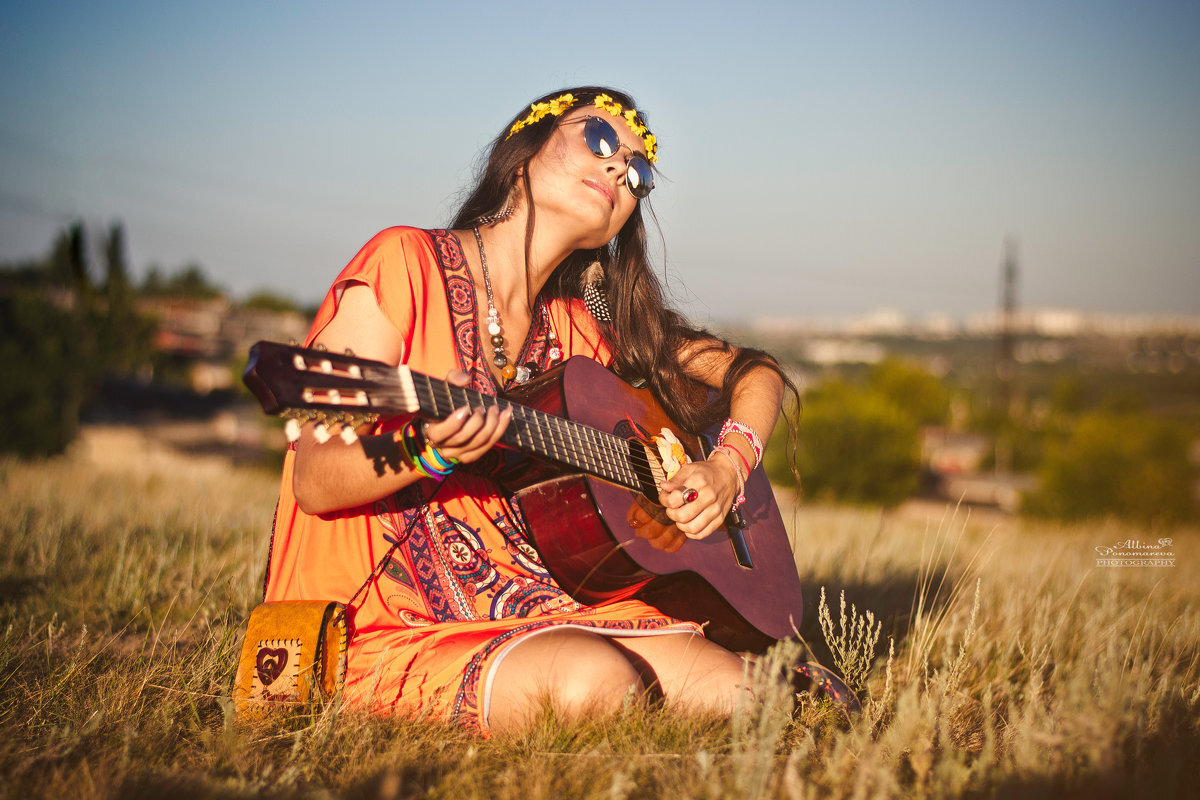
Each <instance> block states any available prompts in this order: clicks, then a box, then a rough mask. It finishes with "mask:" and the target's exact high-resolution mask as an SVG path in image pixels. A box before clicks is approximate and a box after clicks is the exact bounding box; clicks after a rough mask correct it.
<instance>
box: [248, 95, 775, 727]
mask: <svg viewBox="0 0 1200 800" xmlns="http://www.w3.org/2000/svg"><path fill="white" fill-rule="evenodd" d="M656 159H657V140H656V139H655V137H654V136H653V134H651V133H650V132H649V130H648V129H647V128H646V126H645V121H644V118H643V116H642V115H641V114H640V113H639V112H637V111H636V110H635V106H634V103H633V101H632V99H631V98H629V97H628V96H626V95H624V94H622V93H620V92H617V91H615V90H612V89H605V88H601V87H580V88H576V89H571V90H569V91H563V92H557V93H554V94H552V95H547V96H546V97H544V98H541V99H540V100H538V101H537V102H535V103H533V104H532V105H531V106H530V107H529V109H528V110H526V111H523V112H522V113H521V114H519V115H518V116H517V117H516V118H515V119H514V120H513V121H512V122H511V123H510V124H509V125H508V126H506V127H505V129H504V130H503V131H502V132H501V134H500V135H499V136H498V137H497V138H496V140H495V141H494V142H493V144H492V147H491V150H490V154H489V158H488V161H487V163H486V166H485V168H484V170H483V174H482V175H481V177H480V179H479V181H478V184H477V186H476V187H475V189H474V191H473V192H472V193H471V194H470V196H469V197H468V198H467V200H466V201H465V203H464V204H463V206H462V208H461V210H460V211H459V212H458V214H457V216H456V217H455V219H454V221H453V224H452V226H451V227H452V228H453V230H450V231H421V230H415V229H409V228H392V229H389V230H386V231H383V232H382V233H380V234H378V235H377V236H376V237H375V238H374V239H372V240H371V242H369V243H368V244H367V245H366V246H365V247H364V248H363V250H362V251H360V252H359V254H358V255H357V256H356V257H355V258H354V260H353V261H351V263H350V264H349V265H348V266H347V267H346V269H345V270H344V271H343V272H342V274H341V275H340V276H339V277H338V278H337V280H336V281H335V282H334V285H333V287H332V288H331V289H330V291H329V294H328V295H327V297H326V298H325V301H324V303H323V305H322V306H321V309H320V311H319V312H318V314H317V318H316V320H315V322H314V325H313V328H312V332H311V334H310V336H309V341H308V343H309V344H311V345H323V346H325V347H327V348H329V349H330V350H333V351H339V352H340V351H342V350H345V349H347V348H348V349H350V350H352V351H353V352H354V353H355V354H356V355H358V356H362V357H365V358H372V359H377V360H380V361H384V362H387V363H389V364H400V363H405V364H407V365H409V366H410V367H412V368H413V369H414V370H416V371H418V372H421V373H425V374H429V375H434V376H440V375H447V376H448V380H450V381H452V382H454V383H457V384H459V385H464V386H465V385H470V386H471V387H472V388H474V389H476V390H479V391H481V392H484V393H487V394H494V393H496V392H498V391H504V390H505V389H508V388H512V387H513V386H514V385H516V384H517V383H519V382H520V381H523V380H526V379H528V378H529V377H530V375H532V374H535V373H538V372H541V371H543V370H545V369H548V368H550V367H551V366H553V365H554V364H555V363H557V362H559V361H561V360H563V359H565V358H569V357H571V356H575V355H585V356H587V357H589V358H592V359H595V360H597V361H599V362H601V363H603V364H606V365H610V366H611V367H612V368H613V369H614V370H615V371H616V372H617V373H618V374H619V375H622V376H624V377H626V378H627V379H633V378H641V379H643V380H645V382H646V383H647V385H648V386H649V387H650V388H651V389H652V390H653V392H654V393H655V395H656V396H657V397H658V398H659V400H660V402H663V401H666V402H663V405H664V406H666V407H668V408H669V409H670V413H671V414H672V415H673V418H674V419H676V421H677V422H678V423H679V424H680V425H681V426H682V427H684V428H687V429H689V430H699V429H701V428H704V427H707V425H708V424H711V423H712V422H713V421H714V420H717V421H719V420H721V419H723V418H726V417H728V418H730V419H731V420H733V421H735V422H731V423H729V424H728V425H726V429H727V430H726V434H725V436H724V437H723V441H722V444H723V447H722V448H720V449H719V450H717V451H715V452H714V454H713V456H712V457H711V458H710V459H709V460H707V461H699V462H696V463H691V464H686V465H684V466H682V467H681V468H680V469H679V470H678V472H677V473H676V474H674V475H673V477H671V478H670V479H669V480H668V481H667V482H665V483H664V484H662V485H661V487H660V497H661V499H662V500H663V503H664V504H665V509H666V514H667V516H668V517H669V518H670V520H671V521H672V522H673V523H674V527H672V528H668V529H667V531H668V533H667V534H665V535H664V538H665V539H667V540H666V541H660V542H658V545H659V546H662V547H667V548H669V547H672V546H676V545H677V544H678V541H682V538H680V537H694V538H701V537H705V536H708V535H709V534H710V533H712V532H713V531H714V530H716V529H717V528H718V527H719V526H720V524H721V523H722V520H723V518H724V516H725V514H726V512H727V511H728V510H729V509H730V507H731V506H732V505H733V504H734V503H735V501H736V500H737V499H738V496H739V493H740V489H741V486H742V483H743V482H744V480H745V478H746V475H747V474H748V472H749V471H750V469H752V468H753V467H754V466H755V465H756V464H757V463H758V461H759V460H760V459H761V442H760V441H759V438H758V437H759V436H765V435H767V434H768V433H770V431H771V430H772V429H773V427H774V425H775V421H776V418H777V416H778V414H779V409H780V405H781V399H782V391H783V386H784V383H785V381H784V379H783V377H782V375H781V374H780V371H779V368H778V367H777V365H776V364H775V362H774V361H772V360H771V359H770V358H769V357H767V356H765V355H764V354H761V353H758V352H755V351H747V350H736V349H734V348H732V347H730V346H728V345H726V344H724V343H722V342H720V341H717V340H715V339H713V338H712V337H710V336H708V335H707V334H705V333H703V332H700V331H696V330H693V329H691V328H689V327H688V326H687V325H686V324H685V323H684V321H683V319H682V318H681V317H680V316H678V315H677V314H675V313H673V312H671V311H669V310H667V309H665V308H664V307H663V303H662V299H661V295H660V291H659V287H658V284H657V281H656V279H655V277H654V275H653V272H652V270H651V268H650V266H649V265H648V263H647V257H646V247H645V230H644V227H643V223H642V208H641V206H642V205H643V204H645V203H646V202H647V200H646V195H647V194H648V193H649V191H650V189H651V188H652V187H653V177H654V175H653V171H652V167H651V163H652V162H654V161H655V160H656ZM522 342H523V343H524V344H522ZM703 386H708V387H713V388H715V389H717V390H719V391H720V398H719V400H718V401H717V402H716V403H715V404H713V405H705V404H703V403H701V402H696V401H695V400H691V399H689V398H691V397H693V396H694V395H695V394H696V393H695V392H694V391H691V390H693V389H695V388H697V387H703ZM508 422H509V414H508V412H507V411H505V412H503V413H498V412H497V409H496V407H492V408H490V409H489V410H488V412H487V413H483V412H481V411H474V412H472V411H471V410H470V409H466V408H464V409H459V410H458V411H456V412H455V413H453V414H451V415H450V416H449V417H447V418H445V419H443V420H442V421H438V422H428V423H424V424H423V425H420V426H417V425H412V424H410V425H404V426H402V425H401V424H400V421H397V420H392V421H388V420H384V421H383V422H382V423H381V424H380V425H379V426H378V427H377V428H376V430H374V431H373V432H371V433H372V435H371V436H368V437H367V438H365V439H364V440H363V441H362V442H356V443H354V444H347V443H345V442H343V441H342V440H341V439H340V438H338V437H333V438H331V439H327V437H322V438H326V439H327V440H326V441H323V442H322V441H319V440H318V438H317V436H316V435H315V434H314V431H313V430H312V427H311V426H306V427H305V429H304V431H303V433H302V435H301V437H300V439H299V441H298V442H297V444H296V445H295V447H294V448H293V449H292V451H291V452H289V453H288V455H287V458H286V461H285V467H284V476H283V486H282V491H281V497H280V501H279V507H278V511H277V517H276V525H275V531H274V534H273V540H272V552H271V557H270V563H269V567H268V576H267V588H266V599H267V600H294V599H339V600H343V601H345V600H347V599H349V598H351V597H352V596H354V597H355V599H354V601H353V603H352V607H353V609H354V613H353V628H354V632H353V635H352V638H351V643H350V647H349V653H348V667H347V680H346V688H345V697H346V701H347V703H348V704H357V705H360V706H364V707H369V708H371V709H374V710H379V711H388V712H401V713H410V714H418V713H429V714H433V715H435V716H438V717H442V718H452V719H457V720H458V721H460V722H461V723H462V724H464V725H467V726H469V727H471V728H474V729H476V730H478V731H480V732H481V733H485V734H486V733H488V732H489V731H499V730H512V729H518V728H520V727H521V726H523V725H526V724H527V723H528V722H530V721H531V720H532V719H533V718H534V717H535V715H536V714H537V713H538V712H539V711H540V710H541V709H542V708H543V707H544V704H545V703H546V702H547V701H548V702H549V703H550V704H551V705H552V707H553V708H554V709H555V710H556V712H557V713H559V714H560V715H562V716H565V717H572V716H575V715H578V714H580V713H582V712H584V711H588V712H589V713H591V712H594V711H601V712H603V711H606V710H611V709H616V708H619V707H620V706H621V704H622V703H623V702H625V701H626V699H627V698H629V697H630V696H631V695H640V694H641V693H643V692H646V691H652V692H654V693H656V694H658V695H660V696H661V697H662V698H663V700H664V701H665V703H666V704H667V705H668V706H671V707H677V708H680V709H689V710H695V711H707V712H728V711H730V710H731V709H732V707H733V704H734V703H735V702H736V700H737V697H738V694H739V692H741V691H743V689H742V687H741V682H742V679H743V678H742V676H743V663H742V660H741V658H740V657H739V656H737V655H735V654H734V653H731V652H729V651H727V650H725V649H723V648H721V647H720V646H718V645H716V644H713V643H712V642H709V641H707V640H705V639H704V638H703V636H702V635H701V632H700V630H699V628H698V626H696V625H695V624H693V623H690V622H681V621H679V620H676V619H672V618H670V617H667V616H666V615H664V614H662V613H661V612H660V611H658V610H657V609H655V608H653V607H651V606H649V605H647V604H645V603H642V602H640V601H635V600H629V601H621V602H616V603H611V604H606V605H603V606H600V607H585V606H581V605H580V604H578V603H576V602H575V601H574V600H572V599H571V598H570V597H569V596H568V595H567V594H566V593H565V592H563V590H562V589H560V588H559V587H558V586H557V585H556V584H555V583H554V581H553V580H552V579H551V578H550V576H549V575H548V574H547V573H546V571H545V569H544V568H543V566H542V565H541V563H540V562H539V561H538V557H537V553H536V551H534V550H533V549H532V547H530V545H529V544H528V542H527V540H526V538H525V535H524V532H523V531H524V526H523V522H522V520H521V518H520V514H519V509H517V508H515V507H514V506H513V505H512V504H511V503H510V502H509V501H508V499H507V498H506V497H505V496H504V495H503V493H502V492H501V490H500V489H499V488H498V487H497V486H496V485H495V484H493V483H491V482H490V481H488V480H486V479H485V478H482V477H479V476H477V475H476V474H472V473H471V471H470V470H469V469H468V465H470V464H472V463H473V462H477V461H479V460H480V459H481V458H484V457H485V456H486V455H487V454H489V452H490V451H491V448H492V447H493V446H494V445H495V444H496V442H497V441H498V439H499V437H500V436H501V434H502V433H503V432H504V430H505V428H506V426H507V424H508ZM397 443H398V444H397ZM427 445H428V446H427ZM389 447H391V448H392V449H393V450H397V449H398V450H399V452H402V453H404V454H405V456H404V457H400V458H393V459H391V460H390V461H389V459H386V458H385V459H373V458H370V457H366V456H365V455H364V450H365V451H366V452H367V453H371V452H380V448H383V449H385V450H386V449H387V448H389ZM422 454H423V455H422ZM384 463H390V466H380V465H381V464H384ZM455 467H457V468H455ZM440 473H449V474H448V475H442V474H440ZM427 475H431V476H432V478H431V477H427ZM438 478H441V481H440V482H439V481H438V480H437V479H438ZM435 491H436V496H434V497H433V499H432V500H430V499H429V498H430V496H431V494H432V493H433V492H435ZM672 537H675V538H678V541H672V540H671V539H672ZM395 542H400V543H401V544H400V545H399V546H398V547H397V548H396V549H395V550H394V552H392V554H391V556H390V558H389V559H388V562H387V564H386V566H385V568H384V569H383V570H382V571H380V573H379V575H378V576H377V577H376V578H375V579H374V580H373V581H371V582H369V584H368V585H367V586H366V587H365V589H364V591H363V592H361V593H359V594H357V596H355V595H356V592H358V590H359V588H360V587H362V586H363V582H364V580H365V579H366V578H367V576H368V575H369V574H370V573H371V572H372V570H373V569H374V568H375V566H376V564H377V563H379V561H380V560H381V559H382V558H383V557H384V556H385V555H386V554H387V553H388V552H389V550H390V549H391V547H392V544H393V543H395Z"/></svg>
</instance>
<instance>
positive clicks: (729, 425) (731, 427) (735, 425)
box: [717, 419, 763, 471]
mask: <svg viewBox="0 0 1200 800" xmlns="http://www.w3.org/2000/svg"><path fill="white" fill-rule="evenodd" d="M731 433H740V434H741V435H742V436H744V437H746V441H748V442H749V443H750V448H751V449H752V450H754V468H755V469H758V465H759V464H761V463H762V454H763V443H762V439H759V438H758V434H757V433H755V432H754V429H753V428H751V427H750V426H749V425H743V424H742V423H740V422H734V421H733V420H732V419H727V420H725V424H724V425H722V426H721V433H720V435H719V436H717V444H718V445H723V444H725V437H726V436H728V435H729V434H731ZM747 466H749V464H747ZM751 471H753V470H751Z"/></svg>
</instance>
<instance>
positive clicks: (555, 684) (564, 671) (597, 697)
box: [547, 642, 646, 719]
mask: <svg viewBox="0 0 1200 800" xmlns="http://www.w3.org/2000/svg"><path fill="white" fill-rule="evenodd" d="M601 644H602V647H596V648H588V652H580V653H577V654H574V655H572V656H571V657H570V658H568V659H565V660H564V662H563V663H562V664H561V669H558V670H555V674H554V676H553V679H552V681H551V683H550V685H549V686H548V687H547V688H548V690H549V691H548V694H549V696H550V699H551V702H552V704H553V706H554V709H555V711H557V712H558V713H559V714H563V715H566V716H567V717H569V718H572V719H575V718H578V717H580V716H582V715H584V714H598V715H604V714H611V713H614V712H616V711H620V710H621V708H622V707H623V706H624V705H625V704H626V703H628V702H629V701H630V700H631V699H635V698H638V697H641V696H642V695H643V694H644V693H645V691H646V685H645V683H644V682H643V681H642V676H641V675H640V674H639V673H638V671H637V669H635V668H634V666H633V664H631V663H630V661H629V659H628V658H626V657H625V655H624V654H623V653H622V652H621V651H620V650H618V649H617V648H615V647H612V646H611V645H609V644H608V643H607V642H602V643H601Z"/></svg>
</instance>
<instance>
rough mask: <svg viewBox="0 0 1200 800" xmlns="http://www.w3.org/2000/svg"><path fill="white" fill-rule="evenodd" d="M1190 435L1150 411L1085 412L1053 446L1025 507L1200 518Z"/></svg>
mask: <svg viewBox="0 0 1200 800" xmlns="http://www.w3.org/2000/svg"><path fill="white" fill-rule="evenodd" d="M1190 441H1191V439H1190V436H1189V434H1188V432H1187V431H1186V430H1185V429H1184V428H1183V427H1182V426H1180V425H1178V424H1174V423H1170V422H1165V421H1162V420H1156V419H1153V418H1151V417H1148V416H1145V415H1142V414H1129V413H1111V412H1092V413H1089V414H1085V415H1083V416H1082V417H1080V418H1079V420H1078V422H1077V423H1076V424H1075V426H1074V428H1073V430H1072V431H1071V433H1070V435H1069V437H1068V438H1067V440H1066V441H1065V442H1064V443H1062V444H1060V445H1058V446H1056V447H1053V448H1051V451H1050V453H1049V454H1048V456H1047V458H1046V460H1045V463H1044V464H1043V465H1042V468H1041V470H1040V471H1039V473H1038V487H1037V489H1036V490H1034V491H1033V492H1031V493H1030V494H1029V495H1027V496H1026V497H1025V499H1024V503H1023V505H1022V510H1023V511H1025V512H1027V513H1030V514H1034V515H1037V516H1049V517H1057V518H1060V519H1069V520H1080V519H1087V518H1089V517H1101V516H1106V515H1113V516H1118V517H1123V518H1126V519H1132V520H1137V521H1140V522H1147V523H1153V522H1168V523H1169V522H1179V521H1184V520H1189V519H1195V518H1196V516H1197V509H1196V503H1195V500H1194V499H1193V495H1192V491H1193V487H1194V486H1195V482H1196V475H1195V472H1196V470H1195V467H1193V466H1192V464H1191V462H1190V461H1189V459H1188V446H1189V444H1190Z"/></svg>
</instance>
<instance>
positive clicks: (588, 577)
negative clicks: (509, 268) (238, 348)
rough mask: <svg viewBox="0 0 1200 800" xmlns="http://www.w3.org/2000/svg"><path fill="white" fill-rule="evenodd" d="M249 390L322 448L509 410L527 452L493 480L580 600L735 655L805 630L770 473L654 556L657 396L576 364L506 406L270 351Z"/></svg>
mask: <svg viewBox="0 0 1200 800" xmlns="http://www.w3.org/2000/svg"><path fill="white" fill-rule="evenodd" d="M244 380H245V382H246V385H247V386H248V387H250V389H251V390H252V391H253V392H254V394H255V396H256V397H257V398H258V400H259V402H260V403H261V404H262V407H263V409H264V410H265V411H266V412H268V413H271V414H282V415H284V416H290V417H292V419H291V420H289V428H288V429H289V430H290V433H289V436H293V437H294V436H298V435H299V429H300V424H301V420H303V421H304V422H309V423H315V425H316V428H315V429H314V434H315V435H317V438H318V439H320V437H321V436H329V435H332V433H331V429H333V428H339V427H340V428H341V430H342V435H343V436H346V437H348V438H347V440H348V441H350V440H352V439H353V437H354V435H355V434H354V429H355V428H356V427H358V426H360V425H364V424H371V423H374V422H376V421H378V420H379V419H380V418H381V417H384V416H403V415H409V416H422V417H427V418H431V419H441V418H443V417H445V416H446V415H447V414H449V413H450V412H451V411H452V410H454V409H456V408H461V407H462V406H464V405H466V406H471V407H486V406H489V405H503V406H507V407H508V408H510V409H511V410H512V412H513V416H512V420H511V422H510V423H509V427H508V429H507V430H506V431H505V433H504V435H503V438H502V439H501V442H500V445H501V447H503V448H506V449H507V450H510V451H516V452H514V453H512V455H513V457H512V458H504V457H502V456H501V455H498V456H496V457H489V458H488V459H486V460H487V461H490V462H492V464H493V466H492V467H491V468H488V469H487V470H486V474H487V475H488V476H489V477H491V478H493V479H494V480H496V481H497V482H498V483H500V485H501V486H503V487H505V488H506V489H507V490H508V491H510V492H511V493H513V494H514V495H515V496H516V498H517V502H518V503H519V504H520V507H521V511H522V514H523V515H524V517H525V521H526V523H527V524H528V526H529V529H530V535H531V537H532V539H533V544H534V546H535V547H536V548H537V550H538V552H539V554H540V555H541V557H542V563H543V564H545V566H546V568H547V569H548V570H549V571H550V573H551V574H552V575H553V576H554V578H555V580H557V581H558V583H559V585H561V586H562V587H563V588H564V589H565V590H566V591H567V592H569V593H570V594H571V595H572V596H573V597H575V599H577V600H579V601H580V602H583V603H586V604H588V605H601V604H603V603H606V602H613V601H616V600H621V599H624V598H628V597H632V596H635V595H636V596H637V597H640V598H642V599H644V600H645V601H646V602H648V603H650V604H651V605H654V606H656V607H657V608H659V609H661V610H662V611H663V612H665V613H667V614H670V615H671V616H674V617H678V618H680V619H687V620H692V621H694V622H698V623H700V624H702V625H704V626H705V627H706V630H705V634H706V635H707V636H708V637H709V638H711V639H712V640H714V641H716V642H718V643H720V644H722V645H725V646H726V647H729V648H731V649H734V650H758V649H762V648H765V647H766V646H768V645H769V644H771V643H772V642H773V641H775V640H777V639H787V638H790V637H792V636H794V635H795V634H796V631H797V629H798V628H799V626H800V618H801V612H802V610H803V601H802V597H801V592H800V578H799V575H798V574H797V571H796V562H795V558H794V556H793V555H792V550H791V545H790V542H789V541H788V537H787V531H786V529H785V528H784V525H783V520H782V519H781V518H780V515H779V509H778V507H777V506H776V505H775V498H774V495H773V493H772V491H771V485H770V483H769V481H768V480H767V477H766V474H765V473H764V471H763V470H762V468H761V467H760V468H758V469H756V470H754V472H753V473H752V474H751V475H750V477H749V478H748V479H747V481H746V486H745V494H746V501H745V502H744V503H743V504H742V505H741V507H740V508H739V510H738V513H737V514H730V515H728V516H727V517H726V521H725V526H724V527H723V528H722V529H720V530H718V531H716V532H715V533H713V534H712V535H710V536H707V537H705V538H704V539H686V540H684V541H683V542H682V544H681V546H679V547H678V548H677V549H675V550H673V551H668V550H664V549H660V548H659V547H655V546H654V545H653V544H651V540H652V539H653V540H655V543H656V544H659V545H660V546H661V545H662V539H659V538H656V535H657V534H669V533H670V532H669V531H667V529H668V528H669V527H670V525H671V523H670V520H669V519H667V518H666V517H665V514H664V513H663V509H662V507H661V506H659V505H657V501H658V495H657V489H656V486H657V484H658V483H659V482H660V481H661V480H662V478H663V475H662V466H661V462H659V461H658V458H657V455H656V453H657V450H656V449H655V448H654V447H653V446H651V447H650V448H649V450H648V449H647V447H646V445H645V441H646V437H647V435H651V434H652V435H658V434H659V432H660V431H661V429H663V428H669V429H671V430H674V427H675V426H674V425H673V423H672V422H671V421H670V418H669V417H668V416H667V414H666V413H665V412H664V411H663V410H662V408H661V407H660V406H659V405H658V403H657V402H656V401H655V400H654V397H653V395H651V393H650V392H649V391H647V390H644V389H635V388H633V387H630V386H629V385H627V384H625V383H624V382H622V381H621V380H620V379H618V378H617V377H616V376H614V375H613V374H612V373H611V372H609V371H608V370H607V369H606V368H604V367H603V366H601V365H600V364H597V363H596V362H594V361H591V360H589V359H587V358H583V357H576V358H572V359H570V360H568V361H567V362H566V363H564V364H562V365H560V366H559V367H556V368H555V369H553V370H550V371H549V372H547V373H546V374H545V375H543V376H541V377H539V378H537V379H536V380H534V381H531V382H530V383H529V384H527V385H525V386H523V387H521V388H520V389H519V390H518V391H517V392H515V393H513V394H512V395H511V396H510V397H508V398H503V399H498V398H495V397H491V396H488V395H483V394H481V393H479V392H477V391H474V390H469V389H465V388H462V387H455V386H451V385H450V384H447V383H445V382H444V381H441V380H438V379H436V378H431V377H430V376H427V375H421V374H419V373H416V372H411V371H410V370H408V369H407V368H406V367H403V366H402V367H394V366H389V365H387V364H383V363H381V362H378V361H370V360H367V359H360V358H356V357H354V356H353V355H350V354H334V353H327V352H325V351H321V350H313V349H307V348H302V347H296V346H293V345H283V344H277V343H274V342H259V343H258V344H256V345H254V347H252V348H251V351H250V362H249V364H248V366H247V368H246V373H245V375H244ZM676 437H677V438H678V439H679V440H680V441H681V442H682V444H683V447H684V449H685V450H686V451H687V453H688V455H689V456H690V457H691V458H692V459H693V460H698V459H703V458H704V457H705V454H706V448H705V447H704V446H703V444H702V441H701V439H700V438H699V437H695V436H692V437H688V436H683V435H679V434H678V433H676ZM651 451H653V453H652V452H651ZM519 454H525V455H524V456H522V455H519ZM526 456H529V457H526ZM496 462H502V463H500V465H499V466H494V465H495V463H496ZM472 468H474V469H477V470H484V466H483V463H480V464H475V465H472ZM665 538H666V539H672V538H673V537H671V536H666V537H665ZM674 541H676V542H678V538H677V537H674Z"/></svg>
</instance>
